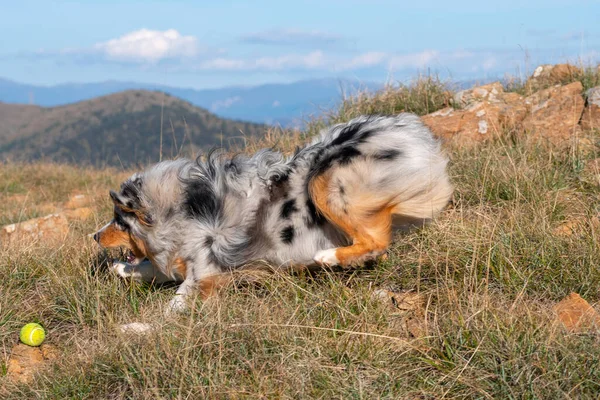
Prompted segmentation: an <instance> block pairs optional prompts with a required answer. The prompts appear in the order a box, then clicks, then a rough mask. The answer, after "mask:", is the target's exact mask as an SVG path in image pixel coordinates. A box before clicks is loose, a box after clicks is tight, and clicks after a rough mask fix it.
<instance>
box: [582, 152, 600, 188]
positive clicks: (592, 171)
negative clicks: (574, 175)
mask: <svg viewBox="0 0 600 400" xmlns="http://www.w3.org/2000/svg"><path fill="white" fill-rule="evenodd" d="M583 177H584V179H585V180H587V181H589V182H591V183H593V184H595V185H598V186H600V158H595V159H593V160H588V161H586V162H585V167H583Z"/></svg>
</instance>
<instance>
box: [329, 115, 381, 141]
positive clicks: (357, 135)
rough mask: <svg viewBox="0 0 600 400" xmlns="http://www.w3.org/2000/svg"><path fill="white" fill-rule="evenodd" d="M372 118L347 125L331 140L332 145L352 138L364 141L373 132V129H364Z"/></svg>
mask: <svg viewBox="0 0 600 400" xmlns="http://www.w3.org/2000/svg"><path fill="white" fill-rule="evenodd" d="M370 122H371V120H369V119H367V120H366V121H364V122H359V123H354V124H351V125H348V126H346V127H345V128H344V129H342V131H341V132H340V134H339V135H338V136H337V137H336V138H335V139H334V140H333V141H332V142H331V145H332V146H339V145H341V144H344V143H346V142H348V141H351V140H356V141H357V142H358V143H362V142H364V141H365V140H367V139H368V138H369V137H370V136H371V135H372V134H373V133H374V131H373V130H367V131H365V130H363V127H364V126H365V125H367V124H368V123H370Z"/></svg>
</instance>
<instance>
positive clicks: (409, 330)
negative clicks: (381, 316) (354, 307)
mask: <svg viewBox="0 0 600 400" xmlns="http://www.w3.org/2000/svg"><path fill="white" fill-rule="evenodd" d="M372 296H373V297H374V298H376V299H379V300H383V301H386V302H388V304H389V305H390V306H391V307H393V308H394V309H396V310H397V311H399V313H400V317H401V319H402V320H401V324H400V326H401V329H402V330H403V331H404V332H405V334H406V335H407V336H412V337H414V338H419V337H423V336H425V334H426V324H425V297H424V296H423V295H421V294H418V293H414V292H393V291H391V290H386V289H377V290H375V291H373V294H372Z"/></svg>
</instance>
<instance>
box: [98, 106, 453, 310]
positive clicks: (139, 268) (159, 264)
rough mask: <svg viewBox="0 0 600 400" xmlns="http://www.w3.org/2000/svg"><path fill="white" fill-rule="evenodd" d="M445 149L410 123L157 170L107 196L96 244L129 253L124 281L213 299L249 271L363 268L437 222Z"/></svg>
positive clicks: (338, 129)
mask: <svg viewBox="0 0 600 400" xmlns="http://www.w3.org/2000/svg"><path fill="white" fill-rule="evenodd" d="M447 162H448V160H447V158H446V157H445V155H444V154H443V153H442V151H441V148H440V143H439V142H438V141H437V140H436V139H434V137H433V136H432V134H431V132H430V131H429V129H427V128H426V127H425V126H424V125H423V124H422V123H421V121H420V120H419V118H418V117H417V116H415V115H412V114H400V115H398V116H394V117H381V116H365V117H359V118H356V119H354V120H352V121H350V122H348V123H346V124H340V125H335V126H333V127H331V128H329V129H327V130H325V131H324V132H322V134H321V135H320V137H318V138H317V139H316V140H315V141H313V142H312V143H311V144H310V145H307V146H305V147H304V148H302V149H299V150H297V151H296V152H295V154H294V155H292V156H290V157H288V158H285V157H284V156H282V155H281V154H280V153H277V152H275V151H272V150H262V151H259V152H258V153H256V154H255V155H253V156H251V157H247V156H243V155H237V156H234V157H226V156H225V155H223V154H222V153H218V152H213V153H211V154H209V156H208V157H207V159H206V160H204V161H200V160H197V161H191V160H186V159H180V160H175V161H164V162H161V163H158V164H156V165H154V166H152V167H150V168H149V169H147V170H145V171H143V172H140V173H136V174H134V175H133V176H132V177H131V178H129V179H128V180H127V181H125V182H124V183H123V184H122V185H121V189H120V191H119V192H114V191H111V192H110V197H111V199H112V201H113V203H114V218H113V220H112V221H111V222H110V223H109V224H108V225H106V226H105V227H104V228H102V229H100V230H99V231H98V232H96V234H95V235H94V238H95V240H96V241H97V242H98V243H99V244H100V245H101V246H103V247H105V248H113V247H122V248H123V247H124V248H127V249H128V250H129V256H128V258H127V262H117V263H115V264H114V267H113V268H114V269H115V270H116V272H117V273H119V274H120V275H121V276H124V277H133V278H136V279H140V280H148V281H151V280H157V281H163V282H164V281H176V282H181V285H180V286H179V288H178V290H177V293H176V296H175V297H174V298H173V300H172V301H171V303H170V308H169V309H170V310H173V309H175V310H179V309H182V308H185V299H186V296H189V295H190V294H191V293H193V291H194V290H196V291H198V292H199V294H200V296H202V297H206V296H209V295H210V294H211V293H212V292H213V291H214V290H215V289H216V288H218V287H219V286H222V285H223V284H224V283H225V282H227V280H228V279H227V276H231V274H232V272H233V271H236V270H239V269H242V268H244V267H245V266H247V265H248V264H249V263H253V262H257V261H266V262H267V263H269V264H270V265H271V266H273V267H275V268H277V267H281V268H284V267H285V268H289V267H290V266H302V265H304V266H311V265H327V266H332V265H341V266H347V265H351V264H361V263H363V262H365V261H367V260H370V259H373V258H375V257H377V256H379V255H381V254H382V253H384V252H385V250H386V248H387V247H388V245H389V244H390V240H391V237H392V227H393V226H394V227H395V226H398V225H400V226H401V225H405V224H414V223H415V222H425V221H427V220H429V219H431V218H433V217H434V216H435V215H436V214H437V213H438V212H439V211H440V210H442V208H444V206H446V204H447V203H448V201H449V199H450V197H451V195H452V185H451V184H450V182H449V179H448V175H447V173H446V164H447Z"/></svg>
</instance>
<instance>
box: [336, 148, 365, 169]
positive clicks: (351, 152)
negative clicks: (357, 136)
mask: <svg viewBox="0 0 600 400" xmlns="http://www.w3.org/2000/svg"><path fill="white" fill-rule="evenodd" d="M360 155H361V153H360V151H358V150H357V149H355V148H354V147H350V146H348V147H343V148H341V149H340V151H339V152H337V153H336V154H334V155H333V156H332V157H331V158H332V161H334V160H337V161H338V162H339V163H340V165H346V164H349V163H350V161H352V159H353V158H354V157H358V156H360Z"/></svg>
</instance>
